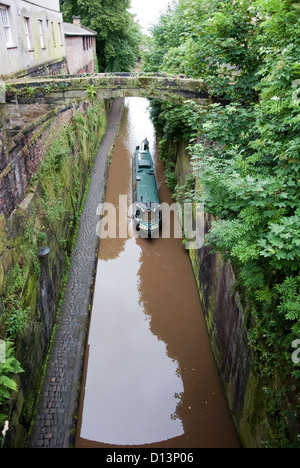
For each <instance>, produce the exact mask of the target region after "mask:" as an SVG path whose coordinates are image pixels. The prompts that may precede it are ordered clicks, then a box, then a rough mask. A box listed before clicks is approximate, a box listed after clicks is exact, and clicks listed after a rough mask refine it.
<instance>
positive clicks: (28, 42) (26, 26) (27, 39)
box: [24, 17, 33, 50]
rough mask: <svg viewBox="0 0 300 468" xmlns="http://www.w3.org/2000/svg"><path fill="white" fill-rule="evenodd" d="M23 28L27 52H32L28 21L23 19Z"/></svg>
mask: <svg viewBox="0 0 300 468" xmlns="http://www.w3.org/2000/svg"><path fill="white" fill-rule="evenodd" d="M24 28H25V36H26V42H27V48H28V50H33V44H32V37H31V28H30V19H29V18H26V17H24Z"/></svg>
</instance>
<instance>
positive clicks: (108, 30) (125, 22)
mask: <svg viewBox="0 0 300 468" xmlns="http://www.w3.org/2000/svg"><path fill="white" fill-rule="evenodd" d="M129 7H130V0H61V11H62V13H63V17H64V21H69V22H72V16H73V15H79V16H80V17H81V22H82V24H83V25H84V26H86V27H89V28H91V29H93V30H94V31H96V32H97V58H98V65H99V70H100V71H109V72H117V71H130V70H131V69H132V68H134V66H135V64H136V61H137V58H138V56H139V53H140V51H139V45H140V42H141V30H140V26H139V25H138V24H137V23H135V22H134V16H133V15H131V14H130V13H129V12H128V11H127V9H128V8H129Z"/></svg>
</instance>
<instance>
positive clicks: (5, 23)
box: [0, 5, 13, 47]
mask: <svg viewBox="0 0 300 468" xmlns="http://www.w3.org/2000/svg"><path fill="white" fill-rule="evenodd" d="M0 17H1V22H2V27H3V30H4V36H5V43H6V47H12V46H13V40H12V32H11V26H10V20H9V7H7V6H5V5H0Z"/></svg>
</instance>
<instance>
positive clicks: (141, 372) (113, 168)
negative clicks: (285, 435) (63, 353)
mask: <svg viewBox="0 0 300 468" xmlns="http://www.w3.org/2000/svg"><path fill="white" fill-rule="evenodd" d="M147 106H148V100H147V99H142V98H126V100H125V107H124V115H123V119H122V122H121V127H120V132H119V136H118V139H117V141H116V144H115V148H114V152H113V156H112V161H111V165H110V168H109V175H108V181H107V190H106V200H105V201H106V203H111V204H112V206H114V207H116V214H117V220H119V219H120V222H121V221H122V219H123V218H122V217H124V216H125V218H126V222H127V221H129V220H130V218H129V217H128V214H127V212H126V210H125V209H123V207H122V206H121V207H119V196H120V195H123V196H124V199H125V198H126V197H125V196H127V198H128V203H131V158H132V155H133V152H134V149H135V147H136V145H138V144H140V143H141V141H142V140H143V139H144V138H145V137H147V138H148V140H149V141H150V151H151V153H152V156H153V160H154V163H155V171H156V176H157V181H158V186H159V196H160V201H161V202H166V203H169V204H171V203H172V199H171V194H170V191H169V189H168V188H167V187H166V185H165V181H164V173H163V166H162V163H161V161H160V160H159V159H158V153H157V142H156V138H155V132H154V129H153V126H152V123H151V120H150V118H149V112H148V109H147ZM127 217H128V219H127ZM106 227H107V226H106ZM103 229H105V226H104V227H103ZM123 230H124V229H123V227H122V233H123ZM116 232H117V234H118V233H119V234H120V233H121V228H119V224H118V223H117V226H116ZM101 237H104V235H103V231H102V234H101ZM75 447H76V448H85V447H86V448H107V447H108V448H110V447H149V448H150V447H156V448H190V447H193V448H198V447H199V448H206V447H207V448H210V447H211V448H218V447H233V448H234V447H239V441H238V438H237V436H236V433H235V429H234V425H233V422H232V419H231V416H230V413H229V411H228V408H227V405H226V401H225V398H224V395H223V392H222V388H221V385H220V381H219V378H218V373H217V370H216V367H215V363H214V359H213V356H212V352H211V348H210V343H209V339H208V335H207V331H206V325H205V321H204V317H203V314H202V310H201V304H200V301H199V296H198V291H197V286H196V282H195V279H194V276H193V271H192V268H191V264H190V260H189V256H188V252H187V250H186V249H185V248H184V247H183V246H182V241H181V239H178V238H174V236H171V238H169V239H167V238H158V239H151V240H148V239H141V238H135V237H134V236H131V235H128V236H126V237H125V236H123V237H122V236H120V235H117V236H116V238H106V239H104V238H101V240H100V247H99V255H98V264H97V272H96V280H95V286H94V296H93V303H92V309H91V319H90V325H89V335H88V342H87V347H86V356H85V364H84V372H83V381H82V389H81V396H80V405H79V413H78V420H77V428H76V435H75Z"/></svg>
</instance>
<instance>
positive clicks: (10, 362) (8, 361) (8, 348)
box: [0, 341, 24, 425]
mask: <svg viewBox="0 0 300 468" xmlns="http://www.w3.org/2000/svg"><path fill="white" fill-rule="evenodd" d="M21 372H24V371H23V369H22V367H21V364H20V363H19V361H18V360H17V359H16V358H15V356H14V349H13V345H12V343H11V342H10V341H6V342H5V362H3V363H0V409H1V406H2V405H3V404H4V402H5V401H6V400H9V399H10V397H11V395H12V393H13V392H15V391H17V390H18V386H17V383H16V381H15V380H14V376H15V375H16V374H19V373H21ZM5 419H6V416H5V415H4V414H0V425H1V424H2V422H3V421H4V420H5Z"/></svg>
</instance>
